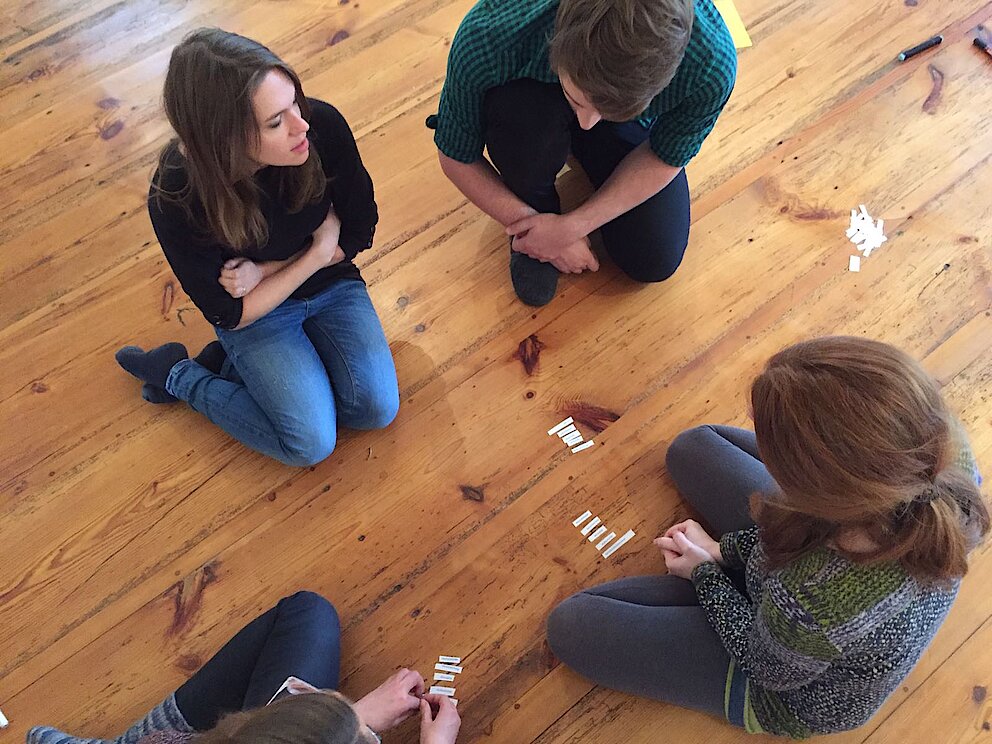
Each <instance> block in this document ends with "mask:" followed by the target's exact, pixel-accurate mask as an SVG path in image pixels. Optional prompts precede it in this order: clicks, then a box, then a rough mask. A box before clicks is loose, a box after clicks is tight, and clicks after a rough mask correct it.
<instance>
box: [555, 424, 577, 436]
mask: <svg viewBox="0 0 992 744" xmlns="http://www.w3.org/2000/svg"><path fill="white" fill-rule="evenodd" d="M577 431H578V429H576V428H575V424H569V425H568V426H566V427H565V428H564V429H562V430H561V431H560V432H558V436H560V437H561V438H562V439H564V438H565V437H567V436H570V435H572V434H575V433H576V432H577Z"/></svg>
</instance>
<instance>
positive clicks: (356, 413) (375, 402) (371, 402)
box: [338, 385, 400, 430]
mask: <svg viewBox="0 0 992 744" xmlns="http://www.w3.org/2000/svg"><path fill="white" fill-rule="evenodd" d="M399 410H400V393H399V390H398V389H397V387H396V386H395V385H383V386H382V387H381V388H379V389H377V390H374V391H372V393H370V394H369V395H367V396H365V397H364V399H363V400H361V401H360V402H359V403H357V404H356V405H355V406H354V408H353V409H352V412H348V411H346V410H344V409H343V408H342V409H339V410H338V415H339V417H340V418H341V421H342V423H344V424H345V425H346V426H348V427H349V428H351V429H362V430H371V429H385V428H386V427H387V426H389V425H390V424H391V423H393V419H395V418H396V414H397V413H399Z"/></svg>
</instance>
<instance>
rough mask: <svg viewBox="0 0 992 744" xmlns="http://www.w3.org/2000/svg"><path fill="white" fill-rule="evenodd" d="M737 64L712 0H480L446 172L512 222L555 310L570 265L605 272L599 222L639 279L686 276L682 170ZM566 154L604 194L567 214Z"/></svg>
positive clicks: (443, 140) (449, 88)
mask: <svg viewBox="0 0 992 744" xmlns="http://www.w3.org/2000/svg"><path fill="white" fill-rule="evenodd" d="M736 73H737V55H736V50H735V49H734V44H733V41H732V39H731V37H730V33H729V32H728V30H727V27H726V26H725V24H724V23H723V19H722V18H721V17H720V14H719V13H718V11H717V10H716V9H715V8H714V6H713V3H712V0H695V1H694V0H479V2H478V3H477V4H476V5H475V6H474V7H473V8H472V9H471V10H470V11H469V12H468V15H466V16H465V18H464V19H463V21H462V23H461V25H460V26H459V28H458V32H457V33H456V34H455V38H454V40H453V42H452V46H451V53H450V54H449V56H448V72H447V79H446V80H445V83H444V89H443V90H442V91H441V103H440V109H439V111H438V117H437V131H436V133H435V137H434V141H435V143H436V144H437V147H438V150H439V158H440V161H441V168H442V169H443V170H444V173H445V174H446V175H447V176H448V178H450V179H451V181H452V182H453V183H454V184H455V185H456V186H457V187H458V188H459V189H460V190H461V191H462V193H464V194H465V195H466V196H467V197H468V198H469V199H470V200H471V201H472V202H473V203H474V204H476V205H477V206H478V207H479V208H480V209H482V210H483V211H484V212H486V214H488V215H490V216H491V217H492V218H493V219H495V220H497V221H498V222H500V223H501V224H502V225H504V227H505V228H506V232H507V234H508V235H509V236H510V247H511V251H510V276H511V278H512V281H513V286H514V289H515V290H516V293H517V296H518V297H520V299H521V300H523V301H524V302H525V303H527V304H529V305H535V306H537V305H544V304H546V303H548V302H550V301H551V299H552V298H553V297H554V294H555V291H556V289H557V284H558V274H559V272H567V273H581V272H582V271H585V270H587V269H590V270H593V271H595V270H596V269H598V268H599V264H598V262H597V260H596V257H595V255H594V254H593V252H592V251H591V249H590V244H589V237H588V236H589V234H590V233H591V232H593V231H594V230H596V229H599V230H600V232H601V235H602V238H603V243H604V245H605V247H606V250H607V252H608V253H609V254H610V257H611V258H612V259H613V261H615V262H616V263H617V265H618V266H619V267H620V268H621V269H623V271H624V272H625V273H626V274H627V275H628V276H630V277H631V278H632V279H634V280H635V281H639V282H660V281H663V280H664V279H667V278H668V277H669V276H671V275H672V274H673V273H674V272H675V270H676V269H677V268H678V266H679V263H681V261H682V256H683V254H684V252H685V248H686V245H687V243H688V238H689V187H688V184H687V182H686V177H685V171H684V170H683V168H684V166H685V164H686V163H688V162H689V160H691V159H692V158H693V157H694V156H695V155H696V153H697V152H699V148H700V146H701V145H702V143H703V140H704V139H705V138H706V136H707V135H708V134H709V133H710V131H711V130H712V129H713V125H714V124H715V123H716V120H717V117H719V115H720V112H721V111H722V110H723V107H724V106H725V105H726V103H727V100H728V98H729V97H730V92H731V90H732V89H733V87H734V81H735V78H736ZM484 149H485V150H488V154H489V159H488V160H487V159H486V158H485V157H484V155H483V150H484ZM569 152H571V153H572V154H573V155H574V156H575V158H576V159H577V160H578V161H579V163H580V164H581V165H582V167H583V169H584V170H585V171H586V174H587V175H588V176H589V178H590V180H591V181H592V183H593V185H594V186H595V188H596V192H595V193H594V194H593V195H592V196H591V197H590V198H589V199H588V200H587V201H586V202H585V203H584V204H582V205H581V206H579V207H578V208H577V209H575V210H573V211H571V212H568V213H567V214H561V205H560V202H559V199H558V193H557V191H556V190H555V177H556V176H557V174H558V173H559V172H560V170H561V167H562V166H563V165H564V163H565V160H566V158H567V157H568V154H569Z"/></svg>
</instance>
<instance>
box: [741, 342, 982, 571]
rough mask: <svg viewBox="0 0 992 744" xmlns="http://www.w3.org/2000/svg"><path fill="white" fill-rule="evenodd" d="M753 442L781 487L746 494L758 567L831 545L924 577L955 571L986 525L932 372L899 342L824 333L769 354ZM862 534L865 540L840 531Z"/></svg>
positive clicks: (757, 393)
mask: <svg viewBox="0 0 992 744" xmlns="http://www.w3.org/2000/svg"><path fill="white" fill-rule="evenodd" d="M751 406H752V410H753V412H754V429H755V434H756V435H757V439H758V450H759V452H760V455H761V459H762V460H763V461H764V463H765V465H766V466H767V467H768V471H769V472H770V473H771V475H772V477H773V478H774V479H775V481H776V482H777V483H778V485H779V488H780V489H781V490H780V492H778V493H774V494H768V495H762V496H761V497H760V498H756V499H755V500H754V506H755V507H756V508H755V512H756V513H755V517H756V520H757V522H758V524H759V525H760V526H761V528H762V532H761V536H762V537H761V539H762V544H763V546H764V548H765V551H766V553H767V555H768V560H769V567H770V568H773V569H774V568H780V567H782V566H783V565H785V564H786V563H788V562H790V561H792V560H794V559H796V558H798V557H799V556H801V555H802V554H804V553H806V552H807V551H810V550H814V549H816V548H819V547H822V546H824V545H827V544H830V546H831V547H833V548H834V549H835V550H836V551H837V552H839V553H840V554H842V555H844V556H845V557H847V558H849V559H851V560H854V561H857V562H860V563H866V562H873V561H883V560H896V561H899V562H900V563H901V564H902V566H903V567H904V568H905V570H906V571H907V572H908V573H910V574H911V575H913V576H915V577H916V578H918V579H921V580H923V581H926V582H932V583H933V582H945V581H948V580H951V579H954V578H958V577H961V576H963V575H964V574H965V573H966V572H967V569H968V564H967V557H968V553H969V552H970V550H971V549H972V548H973V547H975V546H976V545H977V544H978V543H979V542H980V541H981V539H982V538H983V536H984V535H985V534H986V533H987V532H988V531H989V512H988V508H987V506H986V504H985V502H984V501H983V499H982V495H981V492H980V491H979V489H978V487H977V486H976V484H975V480H974V476H973V474H972V473H969V472H967V471H965V470H964V469H963V468H962V466H961V465H959V464H958V460H959V454H960V452H961V449H962V447H965V446H967V445H966V444H965V442H964V441H963V440H964V436H963V432H960V431H959V430H958V424H957V423H956V421H955V420H954V419H953V417H952V416H951V414H950V413H949V411H948V409H947V407H946V405H945V404H944V401H943V400H942V399H941V396H940V391H939V389H938V386H937V383H936V381H934V380H933V378H931V377H930V376H929V375H928V374H927V373H926V372H924V370H923V368H922V367H920V365H919V364H918V363H917V362H916V361H915V360H913V359H912V358H911V357H909V356H908V355H907V354H905V353H903V352H902V351H899V350H898V349H896V348H894V347H892V346H889V345H888V344H883V343H881V342H878V341H871V340H868V339H863V338H853V337H845V336H835V337H828V338H819V339H815V340H812V341H806V342H803V343H798V344H795V345H794V346H790V347H788V348H786V349H784V350H782V351H780V352H779V353H778V354H776V355H775V356H773V357H772V358H771V359H770V360H769V361H768V363H767V365H766V366H765V369H764V371H763V372H762V373H761V374H760V375H758V377H757V379H755V381H754V384H753V385H752V386H751ZM851 534H857V535H863V536H865V537H867V538H868V542H869V543H870V547H869V548H868V549H867V550H857V551H855V550H851V549H848V548H845V547H844V537H845V536H848V535H851Z"/></svg>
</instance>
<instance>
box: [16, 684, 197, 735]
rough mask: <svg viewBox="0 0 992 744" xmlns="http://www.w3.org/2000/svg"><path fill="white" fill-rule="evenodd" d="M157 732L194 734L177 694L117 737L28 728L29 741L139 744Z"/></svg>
mask: <svg viewBox="0 0 992 744" xmlns="http://www.w3.org/2000/svg"><path fill="white" fill-rule="evenodd" d="M156 731H178V732H180V733H183V734H192V733H194V731H193V728H192V727H191V726H190V725H189V724H188V723H186V719H185V718H183V714H182V713H181V712H180V710H179V707H178V706H177V705H176V696H175V695H169V697H167V698H166V699H165V700H163V701H162V702H161V703H159V704H158V705H156V706H155V707H154V708H152V709H151V711H149V713H148V715H146V716H145V717H144V718H142V719H141V720H140V721H138V722H137V723H136V724H134V725H133V726H132V727H131V728H129V729H128V730H127V731H125V732H124V733H123V734H121V735H120V736H118V737H117V738H116V739H81V738H79V737H76V736H72V735H70V734H67V733H65V732H64V731H59V730H58V729H55V728H52V727H51V726H35V727H34V728H33V729H31V730H30V731H28V735H27V737H26V740H27V744H137V742H138V740H139V739H141V738H142V737H145V736H148V735H149V734H153V733H155V732H156Z"/></svg>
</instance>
